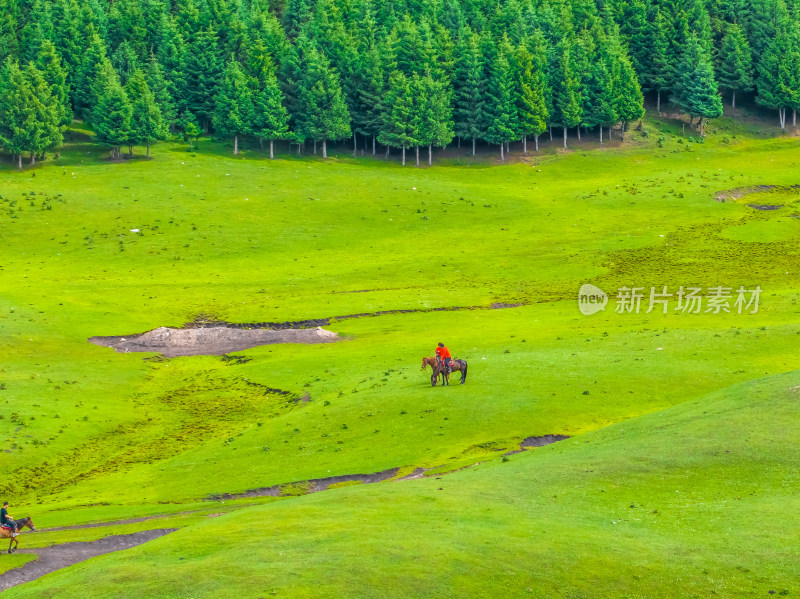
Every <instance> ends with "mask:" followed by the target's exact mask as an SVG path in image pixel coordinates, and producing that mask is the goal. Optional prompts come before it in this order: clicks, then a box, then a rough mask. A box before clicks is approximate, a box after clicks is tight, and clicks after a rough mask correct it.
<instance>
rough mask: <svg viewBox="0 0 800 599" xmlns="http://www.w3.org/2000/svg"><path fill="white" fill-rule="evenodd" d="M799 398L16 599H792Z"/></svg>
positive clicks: (730, 404)
mask: <svg viewBox="0 0 800 599" xmlns="http://www.w3.org/2000/svg"><path fill="white" fill-rule="evenodd" d="M798 387H800V377H798V375H797V374H796V373H792V374H789V375H780V376H775V377H769V378H766V379H763V380H762V381H758V382H751V383H744V384H740V385H737V386H734V387H731V388H729V389H725V390H723V391H720V392H716V393H713V394H711V395H709V396H707V397H705V398H702V399H701V400H698V401H695V402H687V403H685V404H682V405H680V406H676V407H674V408H670V409H668V410H665V411H661V412H659V413H656V414H650V415H647V416H643V417H641V418H637V419H636V420H634V421H631V422H627V423H624V424H616V425H612V426H610V427H607V428H606V429H604V430H602V431H597V432H595V433H588V434H586V435H584V436H582V437H580V438H576V439H573V440H570V441H565V442H562V443H560V444H558V445H554V446H550V447H547V448H543V449H537V450H533V451H529V452H526V453H524V454H519V455H516V456H513V457H512V458H511V459H510V460H509V462H508V463H493V464H492V465H486V466H481V467H477V468H473V469H470V470H467V471H463V472H459V473H456V474H452V475H450V476H447V477H443V478H441V479H431V478H428V479H424V480H419V481H406V482H398V483H382V484H379V485H368V486H362V487H350V488H346V489H341V490H338V491H330V492H326V493H321V494H317V495H311V496H307V497H304V498H299V499H293V500H291V501H282V502H278V503H273V504H270V505H268V506H263V507H257V508H252V509H250V510H246V511H244V512H238V513H236V514H234V515H229V516H226V517H224V518H222V519H215V520H214V521H208V522H206V523H203V524H200V525H198V526H195V527H192V528H190V529H186V530H182V531H179V532H178V533H175V534H173V535H171V536H169V537H165V538H163V539H160V540H158V541H155V542H152V543H149V544H148V545H147V546H146V547H140V548H137V549H135V550H132V551H130V552H127V553H126V554H125V555H122V554H116V555H109V556H105V557H102V558H99V559H97V560H95V562H93V567H92V568H89V569H86V568H71V569H70V570H67V571H63V572H61V573H58V574H55V575H51V576H49V577H47V578H45V579H42V580H41V581H39V582H34V583H31V584H30V585H27V586H26V587H23V588H21V589H20V590H18V591H11V592H10V594H9V596H11V597H50V596H57V597H79V596H84V595H83V593H85V592H86V588H87V585H91V586H92V588H94V589H96V592H97V593H98V594H99V595H106V594H107V595H113V594H114V593H115V592H118V590H119V588H120V586H119V585H123V584H124V585H125V587H124V588H125V589H126V593H130V594H136V595H137V596H140V597H186V596H214V597H237V596H238V597H241V596H270V595H276V596H297V597H342V596H358V597H408V596H425V597H452V596H503V597H531V596H533V597H654V596H660V597H661V596H663V597H667V596H670V597H711V596H721V597H754V596H767V592H768V591H769V590H775V591H777V592H781V591H783V590H784V589H785V590H787V591H789V593H791V594H792V596H793V595H794V593H796V592H797V591H798V590H800V589H798V588H797V586H796V583H797V575H798V569H797V561H796V557H797V556H796V549H795V540H796V538H797V535H798V534H799V533H800V527H799V526H798V523H797V519H796V518H795V517H794V515H793V514H794V513H795V512H796V510H797V509H798V508H800V500H798V498H797V494H796V493H795V492H794V489H795V488H796V485H797V483H798V480H797V472H798V467H799V466H800V460H798V455H797V452H796V451H794V447H795V443H796V441H797V429H798V426H799V425H800V417H799V416H800V414H799V413H798V410H797V407H796V405H797V396H798Z"/></svg>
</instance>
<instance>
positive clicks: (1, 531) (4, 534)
mask: <svg viewBox="0 0 800 599" xmlns="http://www.w3.org/2000/svg"><path fill="white" fill-rule="evenodd" d="M14 522H16V523H17V530H19V531H20V532H22V529H23V528H25V527H26V526H27V527H28V528H30V529H31V530H32V531H33V532H36V527H35V526H34V525H33V520H31V517H30V516H28V517H27V518H20V519H19V520H14ZM0 539H11V542H10V543H9V544H8V552H9V553H14V552H15V551H16V550H17V545H18V544H19V543H18V541H17V538H16V537H12V536H11V529H10V528H0ZM12 545H13V546H14V548H13V549H12V548H11V546H12Z"/></svg>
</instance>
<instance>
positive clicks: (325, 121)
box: [0, 0, 800, 167]
mask: <svg viewBox="0 0 800 599" xmlns="http://www.w3.org/2000/svg"><path fill="white" fill-rule="evenodd" d="M799 22H800V10H799V9H798V6H797V4H796V2H795V1H794V0H789V1H788V2H787V1H785V0H752V1H747V0H425V1H422V0H172V1H170V0H117V1H114V2H106V1H103V0H0V61H2V64H3V67H2V74H0V144H2V146H3V148H4V149H5V151H6V152H7V153H8V154H10V155H13V156H14V157H15V160H16V161H17V162H18V164H19V166H20V167H22V164H23V157H24V158H25V160H26V161H30V162H31V163H33V162H35V161H36V159H37V158H41V157H42V156H43V155H44V153H45V152H46V151H47V150H51V149H55V148H57V147H58V146H59V145H60V144H61V142H62V136H63V132H64V130H65V127H66V125H68V124H69V123H71V122H72V120H73V119H74V118H77V119H82V120H83V121H85V122H86V123H87V124H88V125H89V126H90V127H91V128H92V129H93V131H94V132H95V134H96V141H97V142H100V143H102V144H105V145H107V146H108V147H109V148H110V150H111V154H112V156H113V157H121V156H122V153H123V152H125V151H127V152H129V153H131V154H132V152H133V147H134V146H137V147H143V148H146V151H147V152H148V153H149V151H150V147H151V146H152V145H153V144H156V143H157V142H158V141H160V140H163V139H166V138H168V137H169V136H171V135H176V134H180V135H183V136H184V137H185V138H187V139H191V138H194V137H197V136H199V135H201V134H202V133H204V132H207V133H213V134H214V135H216V136H217V137H219V138H222V139H226V140H230V142H231V146H232V149H233V152H234V153H237V152H238V149H239V143H240V141H241V139H242V138H243V136H248V137H251V138H255V139H257V140H258V141H259V142H260V144H261V145H262V147H263V148H264V150H265V152H266V151H269V154H270V156H274V142H275V141H278V140H282V141H284V142H287V141H288V142H289V143H290V144H296V145H297V151H298V152H300V151H301V150H302V149H303V148H306V151H311V148H312V147H313V151H314V152H316V151H318V150H319V151H321V153H322V155H323V156H326V155H327V142H329V141H342V140H347V139H350V140H352V143H353V144H354V146H355V147H359V148H366V151H367V152H371V153H373V154H374V153H376V152H384V151H385V152H387V153H388V152H390V151H391V149H395V150H396V151H399V153H400V154H401V156H402V160H403V163H405V161H406V154H407V153H409V152H413V153H414V159H415V160H416V162H417V164H419V161H420V153H422V156H423V158H422V159H427V160H428V161H429V162H430V161H431V156H432V152H433V151H434V149H435V148H441V147H444V146H446V145H448V144H451V143H459V144H465V145H467V148H468V149H469V148H471V151H473V152H474V149H475V146H476V143H478V142H483V143H488V144H492V145H494V146H495V147H497V148H498V150H499V153H500V156H501V158H502V157H504V154H505V152H506V151H508V149H509V144H510V142H519V141H522V142H523V146H524V151H525V152H526V153H527V152H528V150H529V149H534V148H538V141H539V138H540V136H542V135H548V136H551V137H552V136H554V135H556V136H560V137H561V138H563V144H564V146H565V147H566V146H567V143H568V135H577V137H578V138H580V135H581V129H583V131H584V133H585V132H586V131H587V130H593V131H594V132H595V135H598V134H599V139H600V140H601V141H603V139H604V136H605V138H607V137H608V136H610V135H613V134H616V135H624V132H625V129H626V126H627V125H628V124H629V123H631V122H633V121H636V120H637V119H639V118H640V117H641V116H642V115H643V112H644V109H643V103H644V96H645V95H648V96H649V97H652V99H653V101H654V103H655V105H656V108H657V110H661V108H662V106H663V104H664V103H665V102H671V103H672V104H674V105H675V106H677V107H678V108H679V109H680V110H681V111H683V112H684V113H686V114H688V115H689V116H690V118H691V120H692V122H693V123H694V124H695V125H696V126H697V127H698V129H699V132H700V134H701V135H702V133H703V123H704V122H705V121H706V120H707V119H709V118H715V117H718V116H720V115H721V114H722V110H723V101H724V102H725V103H728V104H730V105H735V104H736V102H737V101H738V100H739V99H740V98H741V97H742V96H747V95H749V96H752V97H754V98H755V101H756V102H757V103H758V104H760V105H762V106H764V107H767V108H769V109H772V110H774V111H776V113H777V116H778V119H779V122H780V125H781V127H785V126H786V124H787V110H788V111H789V115H790V117H791V119H792V122H793V123H794V119H795V116H794V115H795V110H796V109H797V107H798V105H800V29H798V23H799Z"/></svg>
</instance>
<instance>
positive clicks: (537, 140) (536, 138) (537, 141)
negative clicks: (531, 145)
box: [534, 134, 539, 152]
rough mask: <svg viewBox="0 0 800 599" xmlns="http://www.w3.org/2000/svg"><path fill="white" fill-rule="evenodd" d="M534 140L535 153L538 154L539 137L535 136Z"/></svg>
mask: <svg viewBox="0 0 800 599" xmlns="http://www.w3.org/2000/svg"><path fill="white" fill-rule="evenodd" d="M534 139H535V140H536V151H537V152H538V151H539V135H538V134H537V135H535V136H534Z"/></svg>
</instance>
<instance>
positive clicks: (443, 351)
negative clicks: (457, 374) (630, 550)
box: [436, 343, 453, 374]
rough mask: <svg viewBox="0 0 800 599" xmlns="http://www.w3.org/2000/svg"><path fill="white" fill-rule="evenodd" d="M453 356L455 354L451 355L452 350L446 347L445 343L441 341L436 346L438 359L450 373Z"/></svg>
mask: <svg viewBox="0 0 800 599" xmlns="http://www.w3.org/2000/svg"><path fill="white" fill-rule="evenodd" d="M452 358H453V356H451V355H450V350H449V349H447V347H445V344H444V343H440V344H439V346H438V347H437V348H436V360H437V361H438V362H439V363H440V364H443V365H444V367H445V369H446V370H447V374H450V360H451V359H452Z"/></svg>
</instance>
